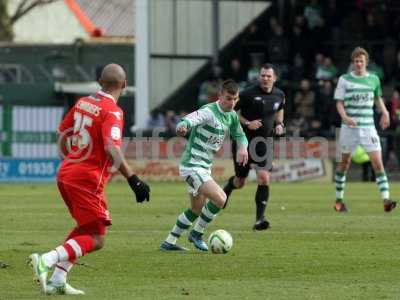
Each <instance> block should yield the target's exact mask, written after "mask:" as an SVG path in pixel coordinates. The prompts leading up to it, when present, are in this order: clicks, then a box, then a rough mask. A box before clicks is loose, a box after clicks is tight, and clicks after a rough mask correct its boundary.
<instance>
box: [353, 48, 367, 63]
mask: <svg viewBox="0 0 400 300" xmlns="http://www.w3.org/2000/svg"><path fill="white" fill-rule="evenodd" d="M361 55H364V56H365V60H366V61H367V63H368V62H369V54H368V52H367V50H365V49H364V48H363V47H356V48H354V50H353V52H351V61H352V62H353V61H354V59H355V58H356V57H358V56H361Z"/></svg>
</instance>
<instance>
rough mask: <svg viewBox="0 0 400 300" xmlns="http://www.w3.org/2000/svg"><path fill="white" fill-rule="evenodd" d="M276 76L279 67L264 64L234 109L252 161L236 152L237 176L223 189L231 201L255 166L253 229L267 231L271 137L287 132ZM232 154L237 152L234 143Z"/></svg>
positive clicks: (282, 101)
mask: <svg viewBox="0 0 400 300" xmlns="http://www.w3.org/2000/svg"><path fill="white" fill-rule="evenodd" d="M276 77H277V76H276V70H275V67H274V66H273V65H272V64H264V65H263V66H261V69H260V74H259V77H258V84H257V85H255V86H252V87H250V88H248V89H246V90H244V91H242V92H241V93H240V96H239V98H240V100H239V102H238V103H237V104H236V107H235V110H237V111H239V116H240V122H241V124H242V127H243V128H244V132H245V133H246V136H247V139H248V141H249V148H248V151H249V163H248V164H247V165H245V166H241V165H239V164H238V163H237V162H236V155H233V161H234V165H235V176H232V177H231V178H229V181H228V183H227V184H226V186H225V187H224V191H225V193H226V196H227V200H228V199H229V196H230V194H231V193H232V191H233V190H234V189H240V188H242V187H243V186H244V185H245V182H246V178H247V176H248V175H249V171H250V167H254V168H255V171H256V174H257V183H258V187H257V192H256V195H255V202H256V207H257V209H256V223H255V224H254V226H253V229H254V230H266V229H268V227H269V222H268V221H267V220H266V219H265V209H266V207H267V203H268V198H269V184H270V171H271V169H272V158H273V142H272V137H273V135H274V134H275V135H277V136H279V135H283V133H284V123H283V115H284V105H285V94H284V92H283V91H282V90H280V89H278V88H277V87H275V86H274V84H275V82H276V79H277V78H276ZM232 153H233V154H234V153H236V144H235V143H234V142H233V143H232ZM227 202H228V201H227ZM227 202H226V203H227ZM225 205H226V204H225Z"/></svg>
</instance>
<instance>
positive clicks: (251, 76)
mask: <svg viewBox="0 0 400 300" xmlns="http://www.w3.org/2000/svg"><path fill="white" fill-rule="evenodd" d="M250 59H251V67H250V69H249V70H248V71H247V81H248V82H249V83H255V82H256V81H257V80H258V76H259V74H260V68H261V64H262V61H263V59H264V55H263V54H262V53H252V54H251V55H250Z"/></svg>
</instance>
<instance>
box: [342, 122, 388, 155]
mask: <svg viewBox="0 0 400 300" xmlns="http://www.w3.org/2000/svg"><path fill="white" fill-rule="evenodd" d="M339 145H340V151H341V152H342V153H353V151H354V150H355V149H356V148H357V146H361V147H363V148H364V150H365V152H367V153H369V152H373V151H381V149H382V148H381V141H380V138H379V135H378V133H377V132H376V129H375V128H350V127H345V126H343V127H342V128H340V136H339Z"/></svg>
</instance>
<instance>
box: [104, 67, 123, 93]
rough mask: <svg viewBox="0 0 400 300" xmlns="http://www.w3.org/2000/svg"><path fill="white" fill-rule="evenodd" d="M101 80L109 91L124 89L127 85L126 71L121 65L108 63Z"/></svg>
mask: <svg viewBox="0 0 400 300" xmlns="http://www.w3.org/2000/svg"><path fill="white" fill-rule="evenodd" d="M99 82H100V85H101V87H102V88H103V89H106V90H108V91H114V90H118V89H123V88H125V85H126V84H125V83H126V73H125V71H124V69H123V68H122V67H121V66H120V65H117V64H108V65H106V66H105V67H104V68H103V71H102V72H101V76H100V79H99Z"/></svg>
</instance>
